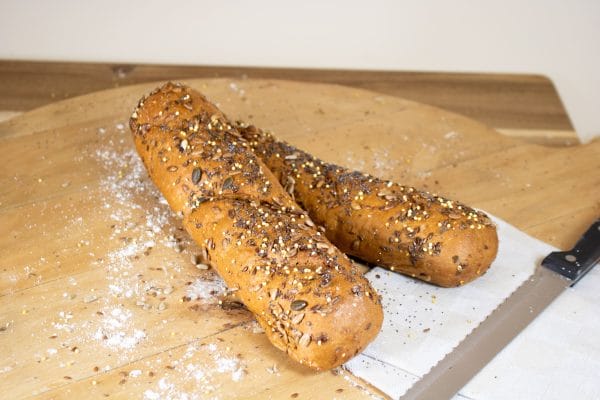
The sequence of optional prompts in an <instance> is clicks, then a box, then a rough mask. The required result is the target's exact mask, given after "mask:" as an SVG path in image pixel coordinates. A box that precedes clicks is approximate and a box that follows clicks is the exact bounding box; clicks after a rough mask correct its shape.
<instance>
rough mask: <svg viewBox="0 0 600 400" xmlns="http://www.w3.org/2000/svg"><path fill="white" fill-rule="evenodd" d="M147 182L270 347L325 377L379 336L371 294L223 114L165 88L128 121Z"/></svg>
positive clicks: (194, 96)
mask: <svg viewBox="0 0 600 400" xmlns="http://www.w3.org/2000/svg"><path fill="white" fill-rule="evenodd" d="M130 128H131V130H132V132H133V137H134V142H135V146H136V148H137V150H138V153H139V154H140V156H141V158H142V160H143V162H144V165H145V166H146V168H147V170H148V172H149V175H150V177H151V179H152V180H153V181H154V183H155V184H156V186H157V187H158V188H159V189H160V191H161V192H162V193H163V195H164V196H165V198H166V200H167V201H168V203H169V204H170V206H171V207H172V209H173V210H175V211H176V212H178V213H180V215H181V216H182V217H183V224H184V227H185V229H186V230H187V232H188V233H189V234H190V236H191V237H192V238H193V239H194V240H195V242H196V243H198V245H200V246H201V248H202V253H203V257H204V258H205V261H206V262H207V263H209V264H210V265H212V266H213V267H214V268H215V269H216V270H217V272H218V273H219V275H220V276H221V277H222V278H223V280H224V281H225V283H226V284H227V286H228V287H229V288H230V289H231V290H234V291H236V294H237V296H238V298H239V299H240V300H241V301H242V302H243V303H244V304H245V305H246V307H247V308H248V309H249V310H250V311H251V312H252V313H254V315H255V316H256V319H257V320H258V322H259V323H260V324H261V326H262V327H263V328H264V330H265V332H266V335H267V337H268V338H269V340H270V341H271V342H272V343H273V344H274V345H275V346H276V347H277V348H279V349H281V350H283V351H285V352H287V354H288V355H289V356H290V357H291V358H293V359H294V360H296V361H298V362H300V363H302V364H305V365H307V366H309V367H311V368H314V369H317V370H325V369H330V368H333V367H336V366H339V365H340V364H342V363H344V362H346V361H347V360H348V359H350V358H351V357H353V356H354V355H355V354H357V353H359V352H360V351H362V350H363V349H364V348H365V347H366V345H367V344H368V343H369V342H370V341H372V340H373V339H374V338H375V336H376V335H377V333H378V332H379V330H380V328H381V324H382V319H383V312H382V308H381V303H380V299H379V296H378V295H377V294H376V292H375V291H374V290H373V288H372V287H371V286H370V284H369V282H368V281H367V280H366V279H365V278H364V277H363V276H362V274H361V273H360V272H359V271H358V270H357V269H356V268H355V267H354V266H353V264H352V262H351V261H350V260H349V259H348V257H347V256H346V255H345V254H343V253H342V252H341V251H340V250H338V249H337V248H336V247H335V246H333V245H332V244H331V243H330V242H329V241H328V239H327V238H326V237H325V235H324V234H323V233H322V232H320V231H319V230H318V229H317V227H316V225H315V224H314V223H313V222H312V220H311V219H310V217H309V216H308V215H307V214H306V212H304V211H303V210H302V209H301V208H299V207H298V205H297V204H296V203H295V202H294V201H293V200H292V199H291V197H290V196H289V195H288V193H287V192H286V191H285V190H284V188H283V187H282V186H281V185H280V184H279V182H278V181H277V179H276V178H275V176H274V175H273V174H272V173H271V172H270V171H269V170H268V168H266V167H265V165H264V164H263V163H262V161H261V160H260V159H259V158H257V157H256V156H255V155H254V154H253V153H252V151H251V150H250V148H249V146H248V144H247V142H246V141H245V140H244V139H242V138H241V136H240V134H239V132H238V131H237V130H236V129H235V128H234V127H232V125H231V124H230V123H229V121H228V120H227V119H226V117H225V116H224V115H223V113H222V112H221V111H219V110H218V109H217V107H216V106H214V105H213V104H212V103H210V102H209V101H208V100H207V99H206V98H205V97H204V96H202V95H201V94H200V93H198V92H196V91H194V90H192V89H190V88H189V87H186V86H183V85H178V84H173V83H167V84H165V85H164V86H162V87H161V88H159V89H157V90H155V91H154V92H152V93H151V94H150V95H149V96H146V97H144V98H143V99H142V100H140V102H139V104H138V106H137V107H136V109H135V111H134V112H133V114H132V116H131V119H130Z"/></svg>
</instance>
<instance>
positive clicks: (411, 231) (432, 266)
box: [238, 123, 498, 287]
mask: <svg viewBox="0 0 600 400" xmlns="http://www.w3.org/2000/svg"><path fill="white" fill-rule="evenodd" d="M238 130H239V131H240V133H241V134H242V136H243V137H244V138H245V139H246V140H247V141H248V142H250V145H251V146H252V149H253V150H254V152H255V154H257V155H258V156H259V157H260V158H261V159H262V161H263V162H264V163H265V164H266V165H267V167H268V168H270V169H271V171H272V172H273V173H275V175H277V178H278V179H279V181H280V182H281V183H282V185H284V186H285V188H286V189H287V190H288V192H289V193H290V194H291V195H292V196H294V198H295V200H296V201H297V202H298V204H299V205H300V206H301V207H303V208H304V209H305V210H306V211H308V214H309V215H310V217H311V218H312V219H313V220H314V221H315V222H316V223H317V224H318V225H321V226H323V227H325V234H326V236H327V237H328V238H329V240H331V242H332V243H334V244H335V245H336V246H338V247H339V248H340V249H341V250H342V251H344V252H346V253H347V254H350V255H353V256H356V257H358V258H360V259H362V260H365V261H367V262H369V263H372V264H376V265H380V266H383V267H386V268H389V269H390V270H392V271H396V272H400V273H403V274H406V275H409V276H411V277H414V278H417V279H421V280H424V281H427V282H430V283H433V284H436V285H439V286H444V287H451V286H459V285H462V284H465V283H467V282H470V281H472V280H473V279H475V278H477V277H478V276H481V275H482V274H483V273H485V272H486V271H487V269H488V268H489V266H490V264H491V263H492V261H493V260H494V258H495V257H496V252H497V250H498V238H497V234H496V228H495V226H494V225H493V224H492V222H491V221H490V219H489V218H488V217H487V216H486V215H485V214H484V213H482V212H479V211H476V210H474V209H472V208H470V207H467V206H465V205H464V204H461V203H459V202H456V201H452V200H448V199H445V198H442V197H439V196H435V195H432V194H429V193H427V192H423V191H419V190H416V189H415V188H412V187H407V186H402V185H399V184H396V183H393V182H390V181H385V180H382V179H378V178H376V177H374V176H370V175H368V174H363V173H361V172H357V171H351V170H348V169H346V168H343V167H340V166H337V165H333V164H328V163H325V162H323V161H321V160H318V159H316V158H315V157H313V156H311V155H310V154H308V153H306V152H304V151H301V150H299V149H297V148H295V147H294V146H291V145H289V144H287V143H284V142H281V141H278V140H276V139H275V138H274V137H273V135H271V134H270V133H268V132H264V131H262V130H260V129H258V128H256V127H254V126H246V125H244V124H241V123H239V124H238Z"/></svg>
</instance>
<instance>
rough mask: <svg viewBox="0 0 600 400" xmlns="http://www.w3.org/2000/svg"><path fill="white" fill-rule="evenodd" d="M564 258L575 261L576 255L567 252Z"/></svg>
mask: <svg viewBox="0 0 600 400" xmlns="http://www.w3.org/2000/svg"><path fill="white" fill-rule="evenodd" d="M565 260H567V261H568V262H575V261H577V257H575V256H574V255H573V254H567V255H566V256H565Z"/></svg>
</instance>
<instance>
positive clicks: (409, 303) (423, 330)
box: [346, 218, 598, 399]
mask: <svg viewBox="0 0 600 400" xmlns="http://www.w3.org/2000/svg"><path fill="white" fill-rule="evenodd" d="M494 221H495V222H496V224H497V227H498V237H499V240H500V245H499V251H498V256H497V258H496V260H495V261H494V263H493V265H492V267H491V268H490V270H489V271H488V272H487V273H486V274H485V275H484V276H483V277H481V278H479V279H477V280H475V281H474V282H472V283H469V284H468V285H465V286H463V287H459V288H451V289H447V288H446V289H445V288H438V287H434V286H431V285H428V284H426V283H422V282H419V281H416V280H413V279H410V278H407V277H404V276H402V275H399V274H396V273H392V272H389V271H387V270H384V269H382V268H374V269H373V270H371V271H370V272H368V273H367V277H368V278H369V280H370V281H371V283H372V284H373V286H374V287H375V288H377V290H378V291H379V293H380V294H381V295H382V298H383V307H384V314H385V316H384V318H385V320H384V325H383V329H382V331H381V332H380V334H379V336H378V337H377V339H376V340H375V341H374V342H373V343H371V344H370V345H369V347H368V348H367V349H365V351H364V352H363V353H362V354H361V355H359V356H358V357H355V358H354V359H353V360H351V361H350V362H349V363H347V364H346V366H347V368H348V369H349V370H350V371H351V372H353V373H354V374H355V375H357V376H359V377H361V378H363V379H365V380H367V381H369V382H371V383H373V384H374V385H375V386H376V387H378V388H380V389H381V390H382V391H384V392H385V393H387V394H389V395H390V396H391V397H393V398H398V397H399V396H401V395H402V394H404V393H405V392H406V390H408V388H410V386H411V385H412V384H413V383H414V382H416V381H417V380H418V379H419V378H420V377H421V376H423V375H424V374H425V373H427V372H428V371H429V370H430V369H431V368H432V367H433V366H434V365H435V364H436V363H437V362H438V361H440V360H441V359H442V358H443V357H444V356H445V355H446V354H447V353H449V352H451V351H452V350H453V349H454V347H456V346H457V345H458V344H459V343H460V341H461V340H462V339H463V338H464V337H465V336H466V335H468V334H469V333H470V332H471V331H472V330H473V329H474V328H475V327H477V325H478V324H479V323H480V322H481V321H483V320H484V319H485V318H486V316H487V315H489V314H490V313H491V312H492V311H493V310H494V309H495V308H496V307H497V306H498V305H499V304H500V303H501V302H502V301H503V300H504V299H505V298H506V297H508V296H509V295H510V294H511V293H512V292H513V291H514V290H515V289H517V288H518V287H519V285H520V284H521V283H522V282H523V281H525V280H526V279H527V278H528V277H529V276H531V274H532V273H533V271H534V269H535V267H536V265H539V263H540V262H541V260H542V259H543V257H544V256H546V255H547V254H548V253H550V252H551V251H554V250H555V249H554V248H553V247H552V246H550V245H548V244H546V243H543V242H541V241H539V240H537V239H534V238H532V237H530V236H528V235H527V234H525V233H523V232H521V231H519V230H518V229H516V228H515V227H513V226H511V225H510V224H508V223H506V222H504V221H502V220H499V219H497V218H494ZM532 351H533V350H532ZM596 370H598V369H596ZM482 372H483V371H482ZM486 379H489V378H486ZM471 384H472V385H471V386H469V387H468V388H465V389H469V390H465V393H468V394H466V396H468V398H477V399H480V398H481V399H487V398H492V397H490V396H488V395H487V394H486V391H485V390H484V389H482V388H483V387H484V386H485V384H483V385H482V384H478V383H477V380H473V381H472V382H471ZM461 394H463V393H462V392H461ZM494 398H496V396H494ZM499 398H502V397H499ZM504 398H505V397H504ZM528 398H531V397H528Z"/></svg>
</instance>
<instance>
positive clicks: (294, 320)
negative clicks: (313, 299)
mask: <svg viewBox="0 0 600 400" xmlns="http://www.w3.org/2000/svg"><path fill="white" fill-rule="evenodd" d="M303 319H304V313H300V314H296V315H294V316H293V317H292V324H295V325H298V324H299V323H300V322H302V320H303Z"/></svg>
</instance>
